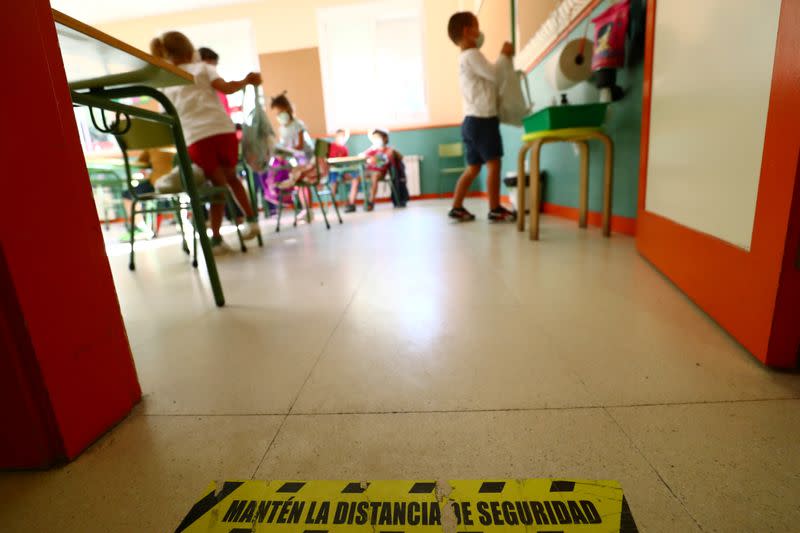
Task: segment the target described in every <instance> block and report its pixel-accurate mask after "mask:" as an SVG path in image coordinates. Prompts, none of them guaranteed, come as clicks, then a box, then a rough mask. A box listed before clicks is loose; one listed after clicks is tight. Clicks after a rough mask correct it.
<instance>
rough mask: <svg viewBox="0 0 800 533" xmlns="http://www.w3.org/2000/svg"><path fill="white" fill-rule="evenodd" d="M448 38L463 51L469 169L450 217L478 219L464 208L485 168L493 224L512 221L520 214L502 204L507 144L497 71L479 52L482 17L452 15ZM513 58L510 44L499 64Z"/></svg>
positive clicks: (461, 76) (461, 65) (464, 134)
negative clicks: (502, 163)
mask: <svg viewBox="0 0 800 533" xmlns="http://www.w3.org/2000/svg"><path fill="white" fill-rule="evenodd" d="M447 34H448V35H449V36H450V40H452V41H453V42H454V43H455V44H456V46H458V47H459V48H461V57H460V59H459V68H460V73H459V79H460V83H461V93H462V96H463V98H464V111H465V114H466V117H465V118H464V123H463V124H462V126H461V135H462V137H463V139H464V148H465V151H466V159H467V169H466V170H465V171H464V173H463V174H462V175H461V177H460V178H459V179H458V183H457V184H456V191H455V198H454V200H453V208H452V209H451V210H450V213H449V214H448V216H449V217H450V218H452V219H454V220H457V221H459V222H467V221H471V220H475V215H473V214H472V213H470V212H469V211H467V210H466V209H464V197H465V196H466V195H467V191H468V190H469V187H470V186H471V185H472V182H473V181H475V178H476V177H477V176H478V174H479V173H480V171H481V168H482V167H483V165H484V164H486V168H487V188H488V190H489V191H488V192H489V220H490V221H492V222H512V221H514V220H516V218H517V217H516V214H515V213H513V212H511V211H509V210H508V209H506V208H505V207H503V206H502V205H500V159H501V158H502V157H503V141H502V139H501V138H500V121H499V119H498V117H497V111H498V110H497V79H496V69H495V65H492V64H491V63H489V61H487V59H486V57H484V55H483V54H482V53H481V52H480V47H481V46H482V45H483V40H484V39H483V33H481V30H480V27H479V26H478V17H476V16H475V15H474V14H472V13H470V12H468V11H465V12H460V13H456V14H455V15H453V16H452V17H450V22H449V23H448V25H447ZM513 55H514V47H513V45H512V44H511V43H508V42H507V43H505V44H504V45H503V49H502V53H501V56H500V59H498V63H499V62H500V61H509V60H510V58H511V57H512V56H513Z"/></svg>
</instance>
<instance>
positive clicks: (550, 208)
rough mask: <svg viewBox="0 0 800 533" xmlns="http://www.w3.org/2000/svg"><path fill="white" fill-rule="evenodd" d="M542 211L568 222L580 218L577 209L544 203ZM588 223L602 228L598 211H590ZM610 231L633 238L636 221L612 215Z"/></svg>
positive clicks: (600, 214) (601, 215) (601, 217)
mask: <svg viewBox="0 0 800 533" xmlns="http://www.w3.org/2000/svg"><path fill="white" fill-rule="evenodd" d="M542 210H543V211H544V213H545V214H546V215H552V216H555V217H560V218H566V219H568V220H575V221H577V220H578V219H579V218H580V211H579V210H578V208H577V207H568V206H564V205H556V204H548V203H547V202H545V203H544V204H543V205H542ZM588 222H589V225H590V226H594V227H598V228H599V227H602V226H603V214H602V213H600V212H598V211H590V212H589V217H588ZM611 231H613V232H615V233H621V234H623V235H630V236H631V237H634V236H635V235H636V219H635V218H629V217H623V216H618V215H613V216H612V217H611Z"/></svg>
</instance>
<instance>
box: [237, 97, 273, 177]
mask: <svg viewBox="0 0 800 533" xmlns="http://www.w3.org/2000/svg"><path fill="white" fill-rule="evenodd" d="M248 87H250V86H249V85H248ZM248 87H245V89H244V92H245V98H246V97H247V88H248ZM252 87H253V110H252V111H251V112H250V114H249V115H248V117H247V120H245V123H244V124H242V155H243V156H244V160H245V162H246V163H247V164H248V165H250V168H252V169H253V170H255V171H256V172H262V171H264V169H266V167H267V164H268V163H269V158H270V156H271V155H272V150H273V148H274V146H275V130H273V129H272V124H271V123H270V121H269V119H268V118H267V113H266V112H265V111H264V106H262V105H261V97H260V96H259V94H258V89H257V88H256V87H255V86H252ZM243 100H244V99H243Z"/></svg>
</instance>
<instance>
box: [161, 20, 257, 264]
mask: <svg viewBox="0 0 800 533" xmlns="http://www.w3.org/2000/svg"><path fill="white" fill-rule="evenodd" d="M150 51H151V52H152V54H153V55H154V56H157V57H160V58H163V59H166V60H167V61H169V62H171V63H173V64H174V65H177V66H179V67H180V68H182V69H184V70H186V71H187V72H189V73H190V74H192V75H193V76H194V83H193V84H191V85H183V86H180V87H168V88H166V89H165V90H164V92H165V93H166V95H167V96H168V97H169V99H170V100H172V103H173V104H174V105H175V108H176V109H177V111H178V115H179V116H180V119H181V126H183V134H184V137H185V138H186V144H187V145H188V147H189V156H190V157H191V158H192V161H194V163H195V164H196V165H197V166H199V167H200V168H202V169H203V172H204V173H205V175H206V177H207V178H208V179H209V180H210V181H211V182H212V183H214V185H217V186H220V187H222V186H227V187H229V188H230V189H231V191H232V192H233V196H234V198H235V199H236V201H237V203H238V204H239V207H240V208H241V209H242V211H243V212H244V213H245V215H246V216H247V221H248V222H247V224H246V225H245V226H244V228H243V231H242V238H244V239H248V240H249V239H253V238H255V237H257V236H258V234H259V231H260V230H259V227H258V222H257V221H256V215H255V213H254V212H253V208H252V206H251V204H250V199H249V198H248V196H247V192H245V190H244V187H243V186H242V182H241V181H239V178H238V177H237V176H236V164H237V163H238V161H239V142H238V140H237V138H236V129H235V127H234V125H233V122H231V119H230V118H229V117H228V115H227V114H226V113H225V110H224V109H223V107H222V103H221V102H220V100H219V98H217V94H216V91H220V92H223V93H225V94H232V93H235V92H237V91H240V90H242V89H243V88H244V87H245V86H247V85H257V84H259V83H261V75H260V74H258V73H257V72H251V73H250V74H248V75H247V77H246V78H245V79H243V80H240V81H225V80H223V79H222V78H220V77H219V74H217V69H215V68H214V67H213V66H211V65H209V64H207V63H203V62H202V61H199V60H198V59H197V54H196V52H195V49H194V45H192V42H191V41H190V40H189V39H188V38H187V37H186V36H185V35H184V34H182V33H180V32H176V31H170V32H167V33H165V34H163V35H162V36H160V37H156V38H155V39H153V40H152V41H151V42H150ZM224 212H225V206H224V205H223V204H221V203H214V204H212V205H211V216H210V225H211V235H212V236H211V249H212V251H213V252H214V254H215V255H221V254H225V253H228V252H230V251H231V249H230V248H228V246H227V245H226V244H225V241H223V240H222V236H221V235H220V232H219V229H220V226H221V225H222V215H223V213H224Z"/></svg>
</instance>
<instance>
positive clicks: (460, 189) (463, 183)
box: [453, 165, 481, 208]
mask: <svg viewBox="0 0 800 533" xmlns="http://www.w3.org/2000/svg"><path fill="white" fill-rule="evenodd" d="M480 172H481V165H469V166H468V167H467V169H466V170H465V171H464V173H463V174H461V177H460V178H458V183H456V192H455V197H454V198H453V207H455V208H462V207H464V198H466V196H467V192H468V191H469V188H470V187H472V182H473V181H475V178H477V177H478V174H480Z"/></svg>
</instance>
